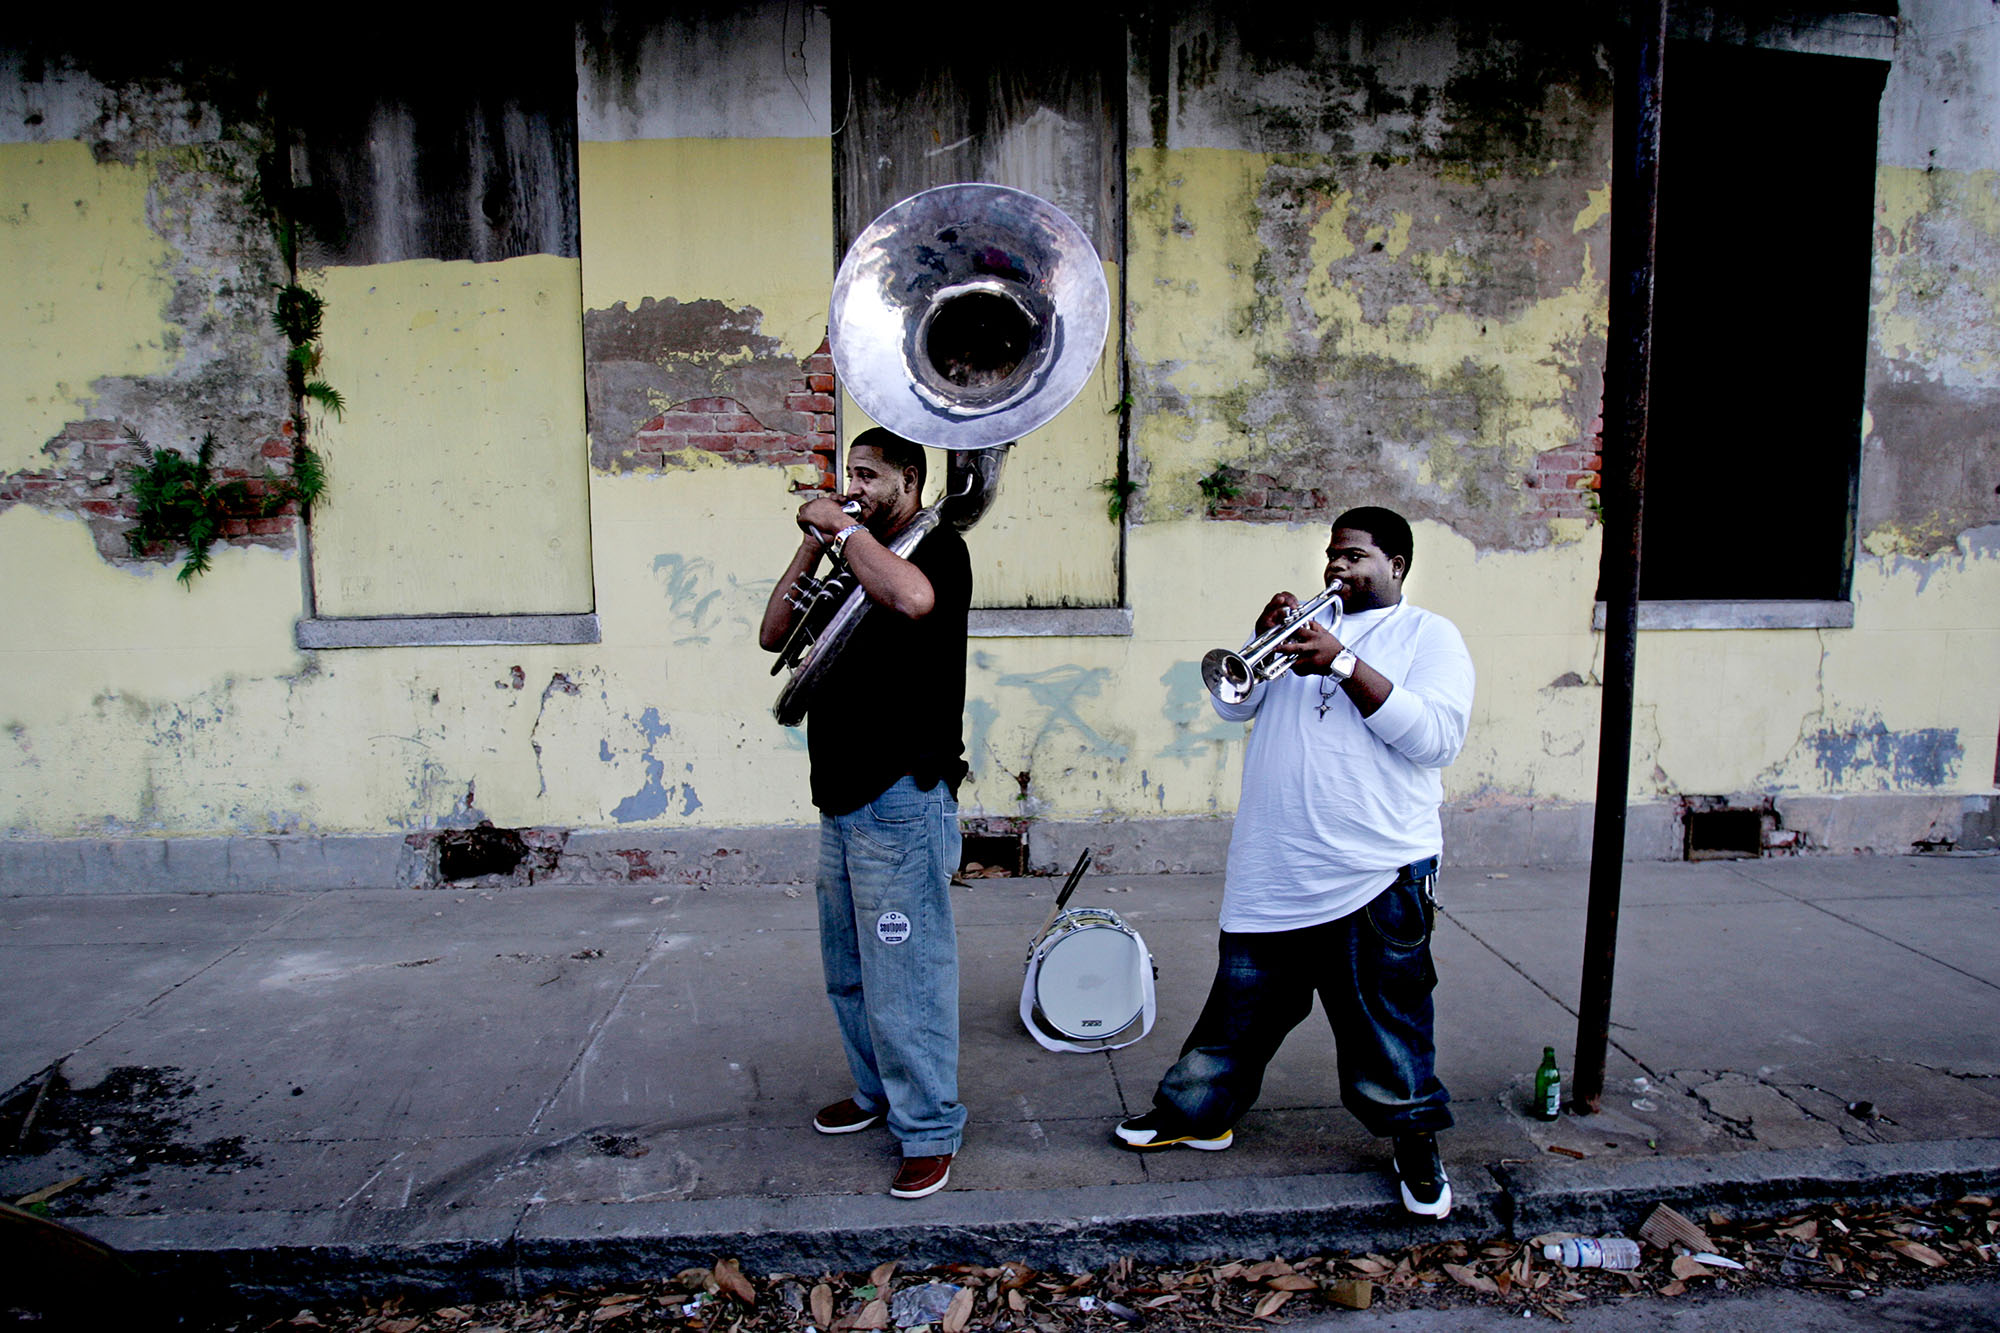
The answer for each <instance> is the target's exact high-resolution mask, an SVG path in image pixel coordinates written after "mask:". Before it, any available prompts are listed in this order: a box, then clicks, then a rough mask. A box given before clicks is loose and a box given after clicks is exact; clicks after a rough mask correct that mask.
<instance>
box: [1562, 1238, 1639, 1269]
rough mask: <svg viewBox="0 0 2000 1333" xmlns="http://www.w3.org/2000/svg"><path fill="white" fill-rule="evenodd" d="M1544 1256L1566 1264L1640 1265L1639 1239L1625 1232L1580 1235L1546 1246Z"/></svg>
mask: <svg viewBox="0 0 2000 1333" xmlns="http://www.w3.org/2000/svg"><path fill="white" fill-rule="evenodd" d="M1542 1257H1543V1258H1544V1259H1547V1260H1548V1261H1549V1262H1550V1263H1552V1264H1561V1265H1562V1266H1563V1267H1564V1268H1626V1269H1630V1268H1637V1267H1638V1266H1639V1242H1638V1241H1636V1240H1627V1239H1625V1238H1624V1237H1623V1236H1578V1237H1577V1238H1576V1239H1575V1240H1566V1241H1564V1242H1562V1244H1560V1245H1544V1246H1542Z"/></svg>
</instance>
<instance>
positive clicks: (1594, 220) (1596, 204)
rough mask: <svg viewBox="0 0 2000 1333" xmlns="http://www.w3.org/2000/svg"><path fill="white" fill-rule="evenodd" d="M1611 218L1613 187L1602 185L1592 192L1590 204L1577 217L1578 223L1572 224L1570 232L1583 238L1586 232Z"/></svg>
mask: <svg viewBox="0 0 2000 1333" xmlns="http://www.w3.org/2000/svg"><path fill="white" fill-rule="evenodd" d="M1610 216H1611V187H1610V186H1609V185H1600V186H1598V187H1597V188H1596V189H1594V190H1592V191H1590V194H1589V202H1588V203H1586V204H1585V205H1584V206H1583V209H1582V211H1580V212H1579V213H1578V214H1577V215H1576V221H1575V222H1574V223H1572V224H1570V231H1571V233H1572V234H1574V235H1578V236H1581V235H1582V234H1583V233H1584V232H1587V231H1589V230H1590V229H1591V228H1592V227H1595V226H1596V225H1597V224H1598V223H1600V222H1602V221H1604V219H1606V218H1608V217H1610Z"/></svg>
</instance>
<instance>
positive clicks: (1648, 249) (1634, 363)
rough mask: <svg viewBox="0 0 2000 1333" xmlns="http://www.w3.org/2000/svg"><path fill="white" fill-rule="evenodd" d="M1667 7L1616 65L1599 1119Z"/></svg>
mask: <svg viewBox="0 0 2000 1333" xmlns="http://www.w3.org/2000/svg"><path fill="white" fill-rule="evenodd" d="M1666 44H1667V7H1666V4H1665V0H1655V3H1653V4H1651V5H1646V6H1641V7H1639V9H1638V11H1637V12H1636V13H1635V14H1634V19H1633V27H1632V29H1631V31H1630V33H1629V34H1628V35H1627V37H1626V40H1625V41H1624V42H1623V43H1622V44H1621V49H1620V58H1619V60H1618V61H1617V62H1616V64H1615V66H1614V75H1613V77H1614V79H1615V82H1616V87H1615V89H1614V91H1613V99H1614V100H1613V112H1612V131H1611V132H1612V140H1613V149H1612V151H1613V158H1612V169H1611V273H1612V280H1611V300H1610V307H1611V308H1610V325H1611V327H1610V339H1609V341H1610V353H1611V354H1610V358H1609V360H1608V362H1607V363H1606V366H1605V373H1604V402H1605V413H1604V470H1603V473H1602V477H1603V481H1602V486H1603V501H1604V555H1603V566H1602V571H1601V573H1600V575H1599V579H1600V585H1601V587H1602V589H1603V594H1604V604H1605V605H1604V612H1605V625H1604V628H1605V635H1604V715H1603V722H1602V725H1601V728H1600V737H1599V740H1598V749H1597V809H1596V815H1595V822H1594V824H1593V827H1592V830H1591V844H1590V906H1589V908H1588V913H1587V916H1586V919H1585V923H1584V933H1583V984H1582V990H1581V994H1580V996H1579V998H1578V1001H1577V1017H1576V1063H1575V1065H1574V1066H1573V1069H1572V1073H1571V1106H1572V1108H1573V1109H1574V1110H1576V1111H1577V1112H1578V1113H1579V1114H1583V1115H1590V1114H1594V1113H1595V1112H1597V1111H1598V1110H1599V1109H1600V1107H1601V1104H1602V1101H1603V1098H1604V1062H1605V1056H1606V1054H1607V1052H1608V1050H1609V1047H1610V1044H1611V978H1612V972H1613V965H1614V963H1615V962H1616V959H1617V953H1618V897H1619V893H1620V891H1621V889H1622V887H1623V877H1624V862H1625V812H1626V789H1627V787H1628V785H1629V782H1630V779H1631V770H1632V678H1633V672H1634V668H1635V666H1636V664H1637V661H1638V651H1637V650H1638V639H1639V549H1640V532H1641V528H1642V525H1643V524H1642V521H1643V519H1644V517H1645V508H1646V506H1645V496H1646V432H1647V426H1648V423H1649V412H1648V406H1647V390H1648V387H1649V382H1650V380H1651V373H1652V362H1653V242H1654V236H1655V233H1656V231H1657V223H1658V219H1659V188H1660V84H1661V77H1662V72H1663V69H1664V66H1665V53H1666Z"/></svg>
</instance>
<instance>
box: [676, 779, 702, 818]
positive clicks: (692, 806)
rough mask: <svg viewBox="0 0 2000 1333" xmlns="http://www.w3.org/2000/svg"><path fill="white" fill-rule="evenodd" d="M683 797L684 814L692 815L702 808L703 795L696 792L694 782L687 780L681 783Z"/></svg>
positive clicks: (682, 809)
mask: <svg viewBox="0 0 2000 1333" xmlns="http://www.w3.org/2000/svg"><path fill="white" fill-rule="evenodd" d="M681 798H682V805H681V813H682V814H683V815H691V814H693V813H694V812H695V811H697V810H699V809H701V797H699V796H696V795H695V794H694V786H693V784H691V783H687V782H683V783H682V784H681Z"/></svg>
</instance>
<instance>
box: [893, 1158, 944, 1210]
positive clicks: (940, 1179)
mask: <svg viewBox="0 0 2000 1333" xmlns="http://www.w3.org/2000/svg"><path fill="white" fill-rule="evenodd" d="M951 1158H952V1154H950V1153H946V1154H945V1155H944V1156H942V1157H905V1158H904V1159H903V1165H902V1167H901V1169H899V1170H898V1171H897V1172H896V1180H895V1183H894V1184H892V1185H890V1186H889V1193H891V1194H893V1195H895V1196H896V1197H897V1198H899V1199H921V1198H923V1197H924V1196H925V1195H926V1194H936V1193H937V1192H938V1191H939V1190H941V1189H943V1188H944V1183H945V1182H946V1181H947V1180H950V1179H951Z"/></svg>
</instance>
